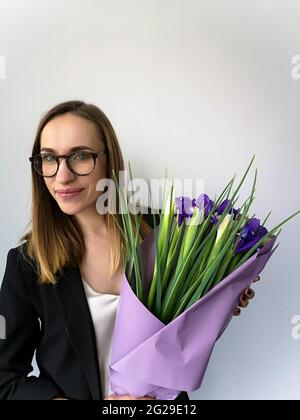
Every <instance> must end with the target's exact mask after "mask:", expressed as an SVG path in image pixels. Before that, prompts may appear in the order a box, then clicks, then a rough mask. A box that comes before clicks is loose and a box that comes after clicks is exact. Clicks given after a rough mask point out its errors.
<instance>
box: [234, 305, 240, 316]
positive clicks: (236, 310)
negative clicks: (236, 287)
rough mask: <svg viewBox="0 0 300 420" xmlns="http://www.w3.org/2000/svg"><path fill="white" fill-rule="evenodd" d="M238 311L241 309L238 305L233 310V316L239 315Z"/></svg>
mask: <svg viewBox="0 0 300 420" xmlns="http://www.w3.org/2000/svg"><path fill="white" fill-rule="evenodd" d="M240 313H241V309H240V308H239V307H237V308H236V309H235V311H234V314H233V315H234V316H239V315H240Z"/></svg>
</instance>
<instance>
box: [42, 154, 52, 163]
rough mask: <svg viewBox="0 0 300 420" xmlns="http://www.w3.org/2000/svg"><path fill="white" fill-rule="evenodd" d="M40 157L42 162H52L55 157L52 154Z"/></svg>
mask: <svg viewBox="0 0 300 420" xmlns="http://www.w3.org/2000/svg"><path fill="white" fill-rule="evenodd" d="M42 159H43V161H44V162H53V161H54V160H55V157H54V156H53V155H43V156H42Z"/></svg>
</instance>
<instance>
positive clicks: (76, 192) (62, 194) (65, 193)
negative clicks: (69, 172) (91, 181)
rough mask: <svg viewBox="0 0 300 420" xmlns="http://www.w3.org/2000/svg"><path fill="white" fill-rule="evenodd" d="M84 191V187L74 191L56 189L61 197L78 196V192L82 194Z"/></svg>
mask: <svg viewBox="0 0 300 420" xmlns="http://www.w3.org/2000/svg"><path fill="white" fill-rule="evenodd" d="M82 191H83V189H81V190H77V191H72V192H62V191H56V194H57V195H58V196H59V197H60V198H73V197H76V196H77V195H78V194H80V193H81V192H82Z"/></svg>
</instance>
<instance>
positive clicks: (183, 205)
mask: <svg viewBox="0 0 300 420" xmlns="http://www.w3.org/2000/svg"><path fill="white" fill-rule="evenodd" d="M175 206H176V207H177V209H178V210H179V212H178V226H180V225H181V223H182V222H183V220H184V219H185V218H187V217H192V215H193V213H194V207H195V206H196V202H195V200H194V199H193V200H192V199H191V198H189V197H182V196H181V197H177V198H175Z"/></svg>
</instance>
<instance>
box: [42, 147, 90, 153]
mask: <svg viewBox="0 0 300 420" xmlns="http://www.w3.org/2000/svg"><path fill="white" fill-rule="evenodd" d="M83 149H89V150H93V151H94V149H93V148H92V147H89V146H76V147H71V149H70V150H69V152H76V151H77V150H83ZM43 151H44V152H53V153H55V150H54V149H51V148H50V147H43V148H42V149H41V152H43Z"/></svg>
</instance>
